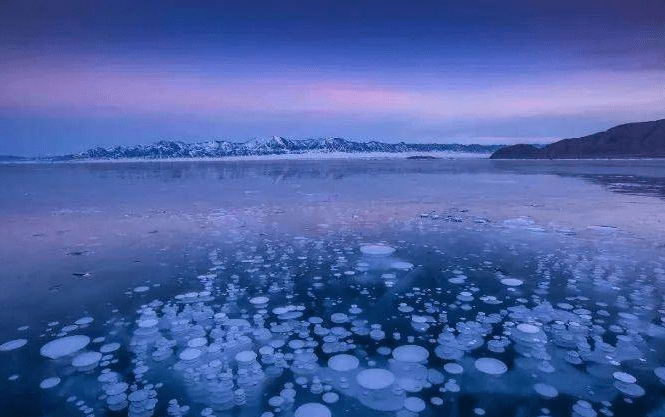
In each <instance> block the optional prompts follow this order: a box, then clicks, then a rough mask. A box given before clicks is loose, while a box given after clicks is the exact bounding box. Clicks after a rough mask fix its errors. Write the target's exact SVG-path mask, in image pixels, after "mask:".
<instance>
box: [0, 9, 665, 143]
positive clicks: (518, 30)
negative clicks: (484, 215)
mask: <svg viewBox="0 0 665 417" xmlns="http://www.w3.org/2000/svg"><path fill="white" fill-rule="evenodd" d="M494 3H495V2H489V1H464V2H461V1H460V2H456V1H452V2H449V3H448V4H446V5H442V6H435V5H432V4H431V2H396V1H392V2H391V1H387V2H381V3H377V2H370V1H367V2H363V1H360V2H357V3H354V5H353V6H344V5H339V4H338V3H333V2H327V1H322V2H320V3H319V4H316V5H313V4H311V2H309V3H305V2H294V1H285V2H280V3H276V2H270V3H251V2H250V3H246V4H240V5H238V4H234V5H231V4H230V3H229V4H228V5H227V4H225V3H224V2H221V3H219V2H218V3H216V4H215V5H210V4H208V3H205V2H203V3H200V4H196V5H194V6H192V5H191V3H189V2H188V3H182V4H180V3H179V2H177V1H166V2H159V3H157V2H155V3H152V2H142V3H141V4H140V5H139V6H135V5H133V3H129V2H127V3H123V2H122V1H120V2H108V3H100V4H96V5H94V6H90V5H89V4H87V2H62V3H61V4H58V2H55V1H54V2H42V1H36V0H28V1H14V0H12V1H10V3H9V7H7V13H4V15H3V17H2V18H0V19H1V20H0V41H1V43H0V54H1V56H2V58H1V60H0V92H1V94H0V154H22V155H36V154H57V153H67V152H74V151H80V150H84V149H86V148H88V147H92V146H96V145H102V146H109V145H115V144H133V143H147V142H152V141H155V140H159V139H176V140H184V141H196V140H207V139H211V138H220V139H230V140H237V141H242V140H246V139H249V138H251V137H256V136H269V135H281V136H286V137H293V138H302V137H319V136H341V137H346V138H349V139H355V140H367V139H376V140H382V141H387V142H395V141H402V140H403V141H407V142H459V143H515V142H540V143H543V142H550V141H552V140H555V139H559V138H563V137H570V136H578V135H583V134H588V133H593V132H595V131H597V130H603V129H606V128H609V127H611V126H612V125H615V124H619V123H624V122H630V121H642V120H654V119H659V118H664V117H665V93H663V92H664V91H665V3H664V2H662V1H651V2H649V1H638V2H630V4H628V2H618V1H614V0H609V1H605V2H600V1H595V0H592V1H589V2H584V4H583V5H579V4H578V3H579V2H573V1H569V0H563V1H558V2H538V1H531V2H526V1H524V2H523V1H514V2H510V5H509V6H506V5H498V4H496V5H495V4H494Z"/></svg>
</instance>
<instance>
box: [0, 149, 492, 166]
mask: <svg viewBox="0 0 665 417" xmlns="http://www.w3.org/2000/svg"><path fill="white" fill-rule="evenodd" d="M490 155H491V153H476V152H453V151H442V152H397V153H396V152H321V153H317V152H307V153H291V154H267V155H237V156H221V157H191V158H85V159H70V160H47V159H42V160H40V159H26V160H11V161H0V164H5V165H13V164H80V163H113V162H117V163H132V162H225V161H228V162H233V161H316V160H345V159H351V160H362V159H369V160H372V159H404V160H407V159H410V160H432V159H489V157H490ZM413 157H426V158H422V159H421V158H413Z"/></svg>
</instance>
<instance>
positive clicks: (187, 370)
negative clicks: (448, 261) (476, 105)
mask: <svg viewBox="0 0 665 417" xmlns="http://www.w3.org/2000/svg"><path fill="white" fill-rule="evenodd" d="M395 252H396V250H395V249H394V248H392V247H390V246H388V245H385V244H368V245H362V246H361V247H360V253H361V254H362V255H361V256H360V257H359V258H358V264H357V268H356V270H355V271H354V272H355V273H356V274H357V275H358V277H357V279H359V280H360V281H359V282H362V277H361V275H363V274H365V275H375V276H377V277H380V279H385V276H386V275H390V279H391V280H392V281H395V280H399V279H400V278H403V277H404V276H405V275H406V274H409V273H411V272H413V269H414V265H412V264H411V263H408V262H405V261H402V260H396V259H394V258H392V256H393V254H394V253H395ZM210 259H211V261H212V262H213V265H214V266H213V267H212V268H210V270H209V271H208V272H207V273H206V274H203V275H200V276H199V277H198V280H199V281H200V283H201V285H202V286H203V288H202V289H201V291H196V292H187V293H183V294H179V295H177V296H175V297H173V298H171V299H167V300H153V301H151V302H148V303H145V304H143V305H142V306H141V307H140V308H139V310H138V316H137V317H136V319H135V320H133V321H132V322H131V323H133V324H131V325H130V328H131V338H130V340H129V342H125V343H123V342H122V341H121V340H120V339H118V340H117V341H111V342H109V341H108V340H107V337H108V336H107V337H99V338H96V339H93V340H91V338H90V337H89V336H87V335H84V334H69V333H68V332H67V331H65V332H62V333H60V337H58V338H56V339H54V340H51V341H49V342H48V343H45V344H44V345H43V346H42V347H41V349H40V353H41V355H42V356H43V357H45V358H48V360H50V361H52V362H53V363H54V365H55V366H52V367H51V369H53V370H54V374H53V375H48V376H47V377H46V378H45V379H43V380H42V382H41V383H40V387H41V388H42V389H44V390H52V391H53V390H56V389H57V388H56V387H58V386H59V384H61V381H62V380H63V379H68V378H77V377H79V376H81V377H84V376H94V377H95V379H96V383H97V391H96V392H97V394H96V400H97V402H95V397H93V398H91V399H88V400H87V401H84V400H78V401H77V402H76V404H77V405H78V408H79V410H81V411H82V413H83V414H84V415H88V416H89V415H92V414H97V413H98V414H99V415H103V414H105V413H106V412H107V410H108V412H122V413H126V415H128V416H131V417H149V416H152V415H155V414H156V410H157V409H158V407H159V403H160V402H162V404H163V405H162V409H163V410H164V412H165V413H166V414H168V415H169V416H173V417H176V416H184V415H187V414H189V415H192V414H194V415H201V416H221V415H227V414H225V413H226V412H229V411H231V410H238V412H239V413H240V414H239V415H241V416H250V415H251V416H262V417H272V416H291V415H293V416H295V417H330V416H332V415H341V414H338V413H336V409H335V405H336V403H338V402H339V401H340V400H342V399H344V400H345V401H357V402H358V403H359V404H361V405H362V406H364V407H367V408H368V409H371V410H376V411H384V412H397V413H398V414H397V415H398V416H407V415H408V416H413V415H416V414H418V413H428V412H429V413H431V414H432V415H438V413H440V412H443V411H441V410H444V409H445V410H448V411H450V410H451V409H452V410H455V409H458V407H459V404H458V403H457V401H458V396H459V394H460V393H467V394H475V395H477V398H476V406H475V408H474V412H475V413H476V414H477V415H482V414H484V413H485V408H491V407H492V404H491V402H490V401H487V400H485V401H484V400H483V394H502V395H515V396H516V397H517V398H519V397H520V396H532V395H534V394H536V395H538V396H540V397H541V398H542V401H544V403H543V404H545V405H547V401H551V400H553V399H555V398H560V395H561V394H565V396H566V398H568V399H569V401H570V400H572V401H571V402H570V415H572V416H582V417H593V416H596V415H597V414H598V413H602V414H604V415H607V416H612V415H613V411H612V407H613V405H614V404H615V403H616V400H617V398H622V399H623V400H624V401H625V402H628V403H630V402H632V401H634V400H635V399H639V398H640V397H642V396H644V395H645V394H646V390H645V388H644V387H643V386H642V385H641V384H640V381H638V378H637V377H636V376H634V373H631V367H634V364H635V363H639V364H640V366H642V367H644V366H645V365H644V364H645V363H646V364H648V365H649V366H652V370H653V372H652V377H655V379H656V380H657V381H660V383H663V384H665V367H659V366H656V365H651V364H652V363H654V362H653V361H652V358H653V355H651V354H650V352H651V351H653V349H652V348H651V346H652V345H653V346H657V345H658V344H660V343H663V341H664V339H665V327H663V325H662V323H657V322H655V321H654V320H650V319H649V317H653V314H652V313H653V312H655V311H656V310H657V309H658V310H657V311H658V312H659V313H661V314H664V313H665V311H664V310H663V305H662V300H661V301H660V303H661V305H658V304H656V303H648V302H645V301H644V297H641V295H643V294H640V293H639V289H637V287H636V288H635V289H634V293H631V297H630V299H626V298H624V297H623V296H618V297H617V299H618V302H619V303H620V304H621V303H623V308H622V311H619V312H617V313H616V314H615V313H610V312H609V311H608V310H607V305H606V304H604V303H601V302H595V303H593V302H591V300H589V299H588V298H586V297H585V296H583V295H581V291H579V285H580V282H581V281H583V280H584V277H583V276H582V274H579V273H578V274H577V275H576V277H577V278H576V279H575V280H572V281H573V282H571V281H569V282H568V284H567V290H568V293H569V294H570V295H568V296H567V298H566V299H565V301H561V302H558V303H555V304H553V303H552V302H550V301H547V300H546V299H543V298H544V297H546V296H547V295H548V293H549V288H550V286H551V284H552V282H551V281H552V278H551V275H552V271H550V270H548V269H547V267H546V266H545V265H546V261H547V257H545V258H543V259H541V262H540V263H539V266H538V267H537V271H538V273H539V276H538V277H537V278H533V280H534V281H535V282H532V283H531V284H532V286H533V287H534V288H535V289H536V291H534V292H533V293H532V294H529V293H528V292H527V291H526V289H524V288H522V287H524V286H525V282H526V281H527V279H526V278H522V279H519V278H514V277H509V276H506V275H505V274H501V273H497V274H495V281H496V282H495V284H496V285H494V286H488V288H493V289H492V290H490V289H487V290H486V291H485V290H483V289H482V287H483V283H482V282H476V281H474V279H473V278H472V276H473V270H469V271H462V270H461V269H452V270H446V271H447V272H446V273H445V274H444V275H445V279H444V280H443V281H442V282H445V283H446V287H445V288H444V287H436V288H419V287H414V286H412V287H410V288H409V289H408V291H405V292H402V293H399V294H397V296H395V297H394V298H393V299H390V300H391V301H390V302H392V303H394V305H393V308H392V309H391V311H392V312H394V314H393V315H392V316H390V317H377V316H373V315H372V314H371V308H372V305H373V304H374V303H376V297H375V296H374V295H372V293H371V292H370V291H366V288H365V289H363V290H361V291H359V294H361V295H362V297H364V299H363V298H359V300H361V301H358V303H357V304H350V305H347V306H345V307H342V305H344V302H343V301H338V302H333V301H332V300H329V301H331V302H330V303H328V304H327V306H328V307H327V310H326V309H325V308H323V307H320V306H318V305H317V304H316V302H315V301H316V299H317V295H316V294H315V293H314V292H313V291H315V290H316V289H317V288H320V286H316V285H313V284H314V283H316V282H320V281H319V280H314V282H313V283H311V284H312V285H309V286H308V288H307V290H306V295H305V294H303V293H299V292H297V291H296V290H295V289H294V288H295V287H296V283H295V281H294V280H295V279H296V278H294V277H293V276H290V275H289V274H286V275H285V276H283V277H282V278H281V281H280V282H279V283H276V279H277V278H276V277H273V280H264V281H265V282H264V285H263V291H260V289H261V288H259V287H257V286H254V287H250V286H243V285H242V283H241V280H240V277H239V276H238V275H230V274H228V273H227V272H226V271H225V266H224V265H225V262H224V261H223V260H222V259H220V258H219V255H218V253H217V252H215V251H214V252H212V253H211V254H210ZM266 262H267V260H266V259H264V258H263V257H255V260H254V262H253V264H257V263H266ZM250 263H251V262H250ZM487 265H489V264H487ZM575 265H576V268H580V265H579V264H575ZM249 270H251V271H253V272H255V271H256V270H258V268H256V269H252V268H251V267H250V268H249ZM410 271H411V272H410ZM594 271H595V272H594V273H593V275H592V278H591V279H587V283H588V284H589V285H601V286H602V285H605V284H604V282H606V281H611V282H613V283H616V282H617V280H620V279H621V277H617V276H613V277H608V276H606V275H605V274H606V273H607V270H606V272H605V273H603V272H602V271H600V272H599V271H598V270H597V269H594ZM654 271H655V279H656V280H657V281H658V282H662V281H665V273H664V272H663V271H662V270H661V269H660V268H656V269H655V270H654ZM577 272H579V271H577ZM609 274H610V275H611V274H615V275H617V274H619V275H620V272H617V271H610V272H609ZM341 275H342V274H340V276H341ZM344 275H346V276H352V275H354V274H344ZM599 283H600V284H599ZM642 283H644V280H642ZM392 285H394V283H393V284H390V285H389V284H388V283H386V286H387V287H388V288H390V287H392ZM645 285H646V284H645ZM275 288H278V290H279V291H283V292H284V294H281V295H280V294H277V292H278V291H275V290H274V289H275ZM604 288H607V287H604ZM143 292H145V291H143V290H141V291H140V293H143ZM527 297H530V298H527ZM653 298H654V297H650V299H653ZM363 300H364V301H363ZM629 300H630V301H629ZM631 301H632V303H631ZM363 302H364V304H363ZM313 306H314V307H317V308H319V310H318V311H316V310H313ZM585 306H586V307H585ZM590 308H593V310H591V309H590ZM324 311H326V313H325V314H314V313H323V312H324ZM664 315H665V314H664ZM453 317H455V318H453ZM90 321H91V319H85V320H83V321H82V322H81V323H79V324H78V325H76V326H74V327H72V328H69V329H65V330H69V331H79V330H83V329H84V328H85V326H86V325H87V324H89V323H90ZM128 323H129V322H128ZM400 323H401V324H400ZM404 323H408V324H406V325H405V324H404ZM121 324H122V323H121ZM66 327H67V326H66ZM608 335H611V336H612V337H608ZM109 336H111V337H112V335H109ZM27 343H28V341H27V340H26V339H16V340H11V341H7V342H5V343H3V344H1V345H0V351H13V350H17V349H21V348H22V347H23V346H25V345H26V344H27ZM650 343H651V344H650ZM121 351H123V352H125V353H130V354H131V364H130V366H129V369H122V368H121V367H120V365H119V362H118V354H119V352H121ZM643 378H644V379H645V383H648V382H649V381H648V379H647V377H646V376H643ZM155 381H159V382H155ZM174 381H177V384H176V386H177V387H178V389H177V390H180V392H179V395H175V398H173V397H169V396H168V394H169V393H170V394H173V393H174V391H177V390H176V389H174V388H173V384H174ZM166 385H171V387H170V389H168V390H167V389H165V386H166ZM160 391H164V393H160ZM81 396H83V394H81ZM165 396H166V398H165ZM69 400H70V401H72V402H74V401H76V400H77V398H76V397H73V396H70V398H69ZM99 401H101V402H102V403H101V404H100V402H99ZM102 404H103V405H102ZM446 407H447V408H446ZM456 407H457V408H456ZM541 411H542V412H543V413H545V414H547V413H549V410H548V409H547V407H546V406H543V407H542V408H541ZM446 412H447V411H446Z"/></svg>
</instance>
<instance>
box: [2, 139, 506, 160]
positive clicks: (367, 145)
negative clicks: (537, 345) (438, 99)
mask: <svg viewBox="0 0 665 417" xmlns="http://www.w3.org/2000/svg"><path fill="white" fill-rule="evenodd" d="M500 146H501V145H478V144H471V145H462V144H455V143H453V144H438V143H405V142H400V143H384V142H378V141H368V142H355V141H351V140H347V139H342V138H317V139H287V138H283V137H281V136H273V137H270V138H254V139H251V140H249V141H246V142H231V141H226V140H209V141H205V142H193V143H185V142H183V141H174V140H160V141H157V142H153V143H151V144H147V145H125V146H112V147H101V146H99V147H95V148H91V149H88V150H86V151H83V152H79V153H72V154H67V155H60V156H50V157H35V158H29V157H14V156H9V155H5V156H4V158H6V159H4V160H5V161H12V160H16V161H18V160H22V161H30V160H32V161H35V160H36V161H85V160H98V159H102V160H113V159H151V160H152V159H154V160H159V159H174V158H221V157H233V156H263V155H286V154H289V155H299V154H308V153H321V154H325V153H331V152H338V153H339V152H341V153H354V154H358V153H370V152H382V153H394V154H398V153H403V152H446V151H447V152H468V153H491V152H493V151H495V150H496V149H498V148H499V147H500Z"/></svg>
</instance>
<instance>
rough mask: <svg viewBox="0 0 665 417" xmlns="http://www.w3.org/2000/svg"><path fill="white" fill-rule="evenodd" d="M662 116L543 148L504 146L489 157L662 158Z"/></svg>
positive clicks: (664, 146) (664, 147)
mask: <svg viewBox="0 0 665 417" xmlns="http://www.w3.org/2000/svg"><path fill="white" fill-rule="evenodd" d="M664 157H665V119H662V120H656V121H654V122H640V123H628V124H624V125H619V126H616V127H613V128H611V129H609V130H606V131H604V132H599V133H594V134H593V135H589V136H584V137H581V138H572V139H563V140H560V141H558V142H554V143H551V144H549V145H547V146H545V147H543V148H536V147H535V146H532V145H513V146H506V147H504V148H501V149H499V150H497V151H496V152H494V153H493V154H492V156H491V157H490V158H492V159H583V158H664Z"/></svg>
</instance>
